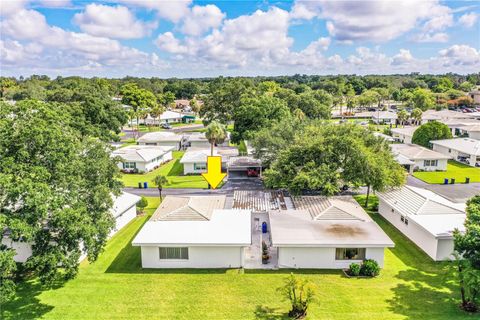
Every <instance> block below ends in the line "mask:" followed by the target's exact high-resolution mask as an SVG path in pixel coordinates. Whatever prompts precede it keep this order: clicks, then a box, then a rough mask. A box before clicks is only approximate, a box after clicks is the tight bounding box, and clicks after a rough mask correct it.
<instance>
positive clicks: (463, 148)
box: [430, 138, 480, 156]
mask: <svg viewBox="0 0 480 320" xmlns="http://www.w3.org/2000/svg"><path fill="white" fill-rule="evenodd" d="M430 142H431V143H432V144H434V145H439V146H442V147H445V148H449V149H454V150H457V151H460V152H463V153H466V154H474V155H477V156H478V155H480V141H479V140H475V139H471V138H454V139H444V140H433V141H430Z"/></svg>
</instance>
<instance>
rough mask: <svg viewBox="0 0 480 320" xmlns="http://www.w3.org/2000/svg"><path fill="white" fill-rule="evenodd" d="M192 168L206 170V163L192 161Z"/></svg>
mask: <svg viewBox="0 0 480 320" xmlns="http://www.w3.org/2000/svg"><path fill="white" fill-rule="evenodd" d="M193 170H207V164H206V163H194V164H193Z"/></svg>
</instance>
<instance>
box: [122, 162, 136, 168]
mask: <svg viewBox="0 0 480 320" xmlns="http://www.w3.org/2000/svg"><path fill="white" fill-rule="evenodd" d="M136 167H137V164H136V163H135V162H124V163H123V169H135V168H136Z"/></svg>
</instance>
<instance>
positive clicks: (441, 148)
mask: <svg viewBox="0 0 480 320" xmlns="http://www.w3.org/2000/svg"><path fill="white" fill-rule="evenodd" d="M433 150H434V151H438V152H440V153H443V154H446V155H449V156H452V157H453V160H458V155H459V154H460V152H458V151H457V150H454V149H450V151H451V152H448V150H449V148H447V147H444V146H439V145H436V144H434V145H433ZM462 155H465V154H464V153H462ZM469 156H470V157H469V160H468V161H469V163H468V164H469V165H470V166H472V167H475V163H476V162H477V156H475V155H469Z"/></svg>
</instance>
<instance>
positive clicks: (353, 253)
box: [335, 248, 366, 260]
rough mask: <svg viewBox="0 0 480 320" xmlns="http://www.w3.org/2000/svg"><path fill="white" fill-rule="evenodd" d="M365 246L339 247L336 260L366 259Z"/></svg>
mask: <svg viewBox="0 0 480 320" xmlns="http://www.w3.org/2000/svg"><path fill="white" fill-rule="evenodd" d="M365 251H366V250H365V248H337V249H336V252H335V260H364V259H365Z"/></svg>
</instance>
